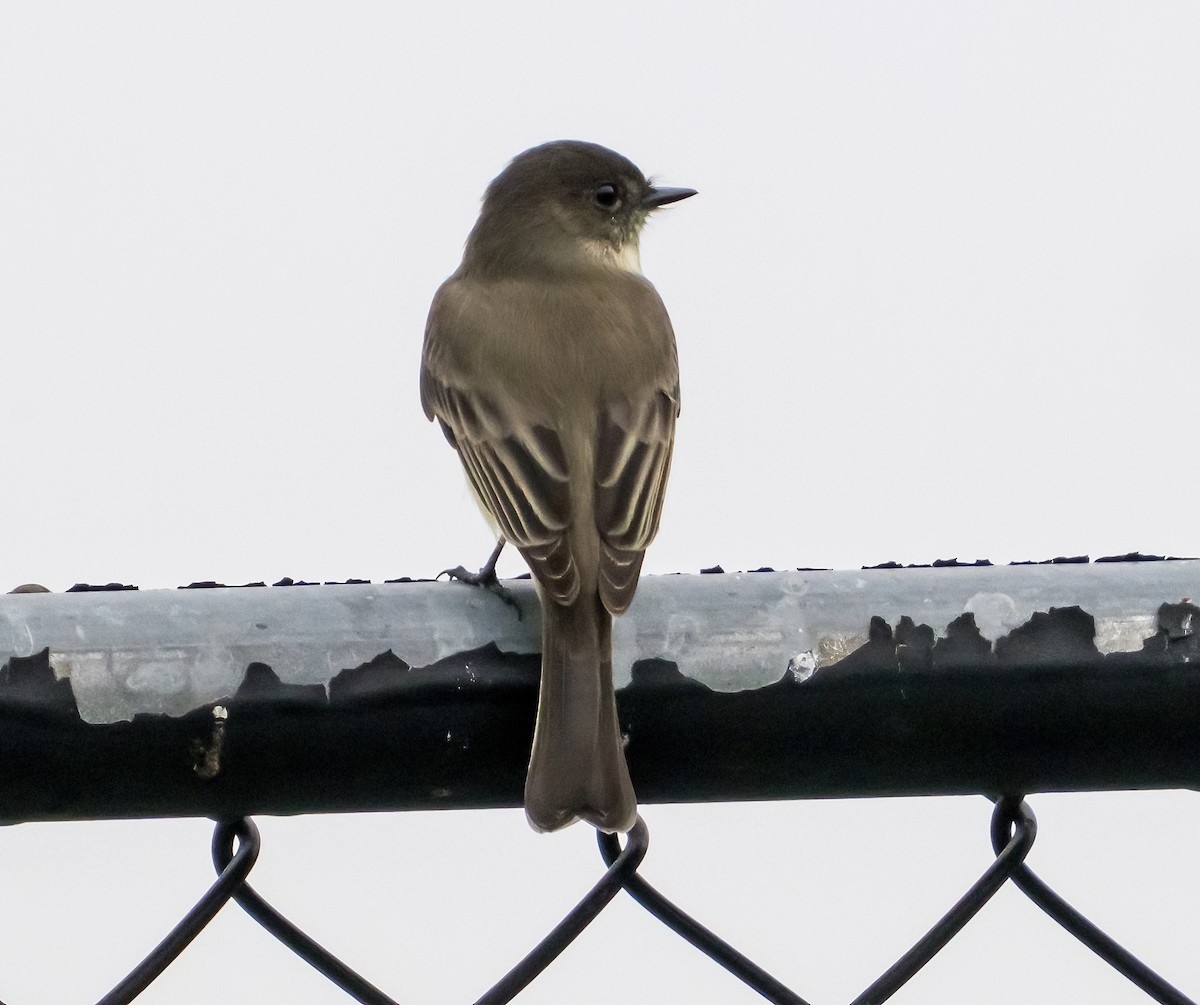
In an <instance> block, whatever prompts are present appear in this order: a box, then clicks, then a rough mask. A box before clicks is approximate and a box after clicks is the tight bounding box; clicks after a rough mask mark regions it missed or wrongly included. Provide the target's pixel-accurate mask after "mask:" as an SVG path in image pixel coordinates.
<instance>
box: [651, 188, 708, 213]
mask: <svg viewBox="0 0 1200 1005" xmlns="http://www.w3.org/2000/svg"><path fill="white" fill-rule="evenodd" d="M695 194H696V190H695V189H694V188H668V187H667V186H665V185H662V186H656V187H654V188H651V189H650V191H649V192H647V193H646V198H644V199H643V200H642V209H658V207H659V206H666V205H667V204H668V203H672V202H679V200H680V199H690V198H691V197H692V196H694V195H695Z"/></svg>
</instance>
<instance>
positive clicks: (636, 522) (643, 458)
mask: <svg viewBox="0 0 1200 1005" xmlns="http://www.w3.org/2000/svg"><path fill="white" fill-rule="evenodd" d="M676 374H677V371H675V372H674V373H672V374H671V376H672V377H675V379H674V381H673V383H672V385H671V386H669V387H659V388H656V389H654V390H653V391H652V392H651V393H648V394H646V395H645V396H643V397H639V398H637V399H630V398H620V399H617V400H616V401H612V402H609V403H607V405H606V407H605V408H604V409H603V410H602V412H601V414H600V417H599V425H598V429H597V444H596V469H595V470H596V474H595V477H596V527H597V529H598V530H599V531H600V545H601V547H600V597H601V599H602V600H603V601H604V606H605V607H606V608H608V610H609V611H611V612H612V613H613V614H620V613H622V612H623V611H624V610H625V609H626V608H627V607H628V606H629V604H630V602H631V601H632V600H633V594H634V591H635V590H636V589H637V580H638V574H639V573H640V572H641V569H642V558H643V556H644V554H645V551H646V548H647V547H649V545H650V542H651V541H653V540H654V535H655V534H656V533H657V532H658V521H659V518H660V516H661V515H662V505H663V497H664V496H665V494H666V488H667V475H668V473H669V471H670V468H671V451H672V449H673V446H674V442H675V419H676V417H677V416H678V415H679V383H678V378H677V376H676Z"/></svg>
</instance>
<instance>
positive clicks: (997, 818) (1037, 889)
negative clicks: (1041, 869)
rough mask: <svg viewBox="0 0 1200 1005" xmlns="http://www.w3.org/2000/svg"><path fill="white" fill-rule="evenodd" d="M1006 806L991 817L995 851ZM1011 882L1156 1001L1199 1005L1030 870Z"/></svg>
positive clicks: (1024, 867)
mask: <svg viewBox="0 0 1200 1005" xmlns="http://www.w3.org/2000/svg"><path fill="white" fill-rule="evenodd" d="M1004 804H1005V800H1003V799H1002V800H999V801H998V802H997V803H996V812H995V813H994V814H993V816H992V847H993V848H997V847H998V846H999V845H1000V844H1002V843H1003V842H1004V840H1005V829H1004V828H1005V818H1004V816H1003V814H1002V812H1001V811H1002V808H1003V806H1004ZM1022 805H1023V804H1022ZM1011 878H1012V881H1013V885H1014V886H1016V888H1017V889H1018V890H1020V891H1021V892H1022V893H1023V894H1025V896H1026V897H1028V898H1029V899H1030V900H1032V901H1033V902H1034V903H1035V904H1037V906H1038V907H1040V908H1041V909H1042V910H1043V911H1045V912H1046V913H1047V914H1048V915H1050V917H1051V918H1053V919H1054V920H1055V921H1057V922H1058V923H1059V924H1060V925H1062V927H1063V928H1065V929H1066V930H1067V931H1068V932H1070V933H1071V934H1072V935H1073V936H1075V938H1077V939H1078V940H1079V941H1080V942H1082V943H1083V944H1084V945H1085V946H1087V947H1088V948H1089V949H1090V950H1092V952H1094V953H1096V955H1098V956H1099V957H1100V958H1101V959H1102V960H1104V961H1105V962H1106V963H1107V964H1108V965H1109V966H1111V967H1112V968H1113V969H1114V970H1116V971H1117V972H1118V973H1120V974H1123V975H1124V976H1125V977H1127V978H1128V979H1129V980H1130V981H1132V982H1133V983H1134V984H1135V985H1137V986H1138V987H1139V988H1141V989H1142V990H1143V991H1145V992H1146V994H1148V995H1149V996H1150V997H1151V998H1153V999H1154V1000H1155V1001H1157V1002H1161V1003H1162V1005H1196V1003H1195V1002H1194V1001H1193V1000H1192V999H1191V998H1189V997H1188V996H1187V995H1185V994H1184V993H1183V992H1182V991H1180V990H1179V989H1178V988H1176V987H1174V986H1173V985H1171V984H1169V983H1168V982H1167V981H1165V980H1163V978H1161V977H1160V976H1159V975H1158V974H1156V973H1155V972H1154V971H1153V970H1151V969H1150V968H1149V967H1148V966H1146V964H1144V963H1143V962H1142V961H1141V960H1139V959H1138V958H1137V957H1136V956H1134V955H1133V954H1132V953H1131V952H1129V950H1127V949H1126V948H1125V947H1124V946H1122V945H1120V944H1119V943H1117V942H1115V941H1114V940H1113V939H1112V938H1111V937H1110V936H1109V935H1107V934H1105V933H1104V932H1102V931H1101V930H1100V929H1099V928H1097V927H1096V926H1095V925H1094V924H1093V923H1092V922H1090V921H1088V919H1087V918H1085V917H1084V916H1083V915H1082V914H1080V913H1079V912H1078V911H1077V910H1075V908H1073V907H1072V906H1071V905H1070V904H1068V903H1067V902H1066V901H1065V900H1063V899H1062V897H1060V896H1059V895H1058V894H1057V893H1055V892H1054V891H1053V890H1051V889H1050V887H1048V886H1047V885H1046V884H1045V883H1044V882H1043V881H1042V880H1041V879H1039V878H1038V876H1037V875H1036V874H1035V873H1034V871H1033V870H1032V869H1030V868H1029V866H1027V865H1025V864H1024V863H1022V864H1020V865H1019V866H1018V867H1017V868H1016V869H1015V870H1013V874H1012V877H1011Z"/></svg>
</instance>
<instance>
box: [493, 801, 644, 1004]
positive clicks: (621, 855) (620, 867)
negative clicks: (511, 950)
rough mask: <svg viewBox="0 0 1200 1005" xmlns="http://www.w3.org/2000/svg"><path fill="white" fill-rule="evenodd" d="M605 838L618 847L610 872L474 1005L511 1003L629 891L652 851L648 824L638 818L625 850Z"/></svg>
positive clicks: (613, 841)
mask: <svg viewBox="0 0 1200 1005" xmlns="http://www.w3.org/2000/svg"><path fill="white" fill-rule="evenodd" d="M597 833H600V832H599V831H597ZM603 836H604V837H609V838H611V840H612V844H613V845H614V846H616V848H617V854H615V855H614V856H613V858H612V859H611V860H609V861H607V865H608V870H607V871H606V872H605V873H604V875H603V876H601V877H600V881H599V882H598V883H597V884H596V885H595V886H593V887H592V888H591V890H589V891H588V894H587V896H586V897H584V898H583V900H581V901H580V902H579V903H578V904H576V905H575V907H574V908H573V909H572V910H571V912H570V913H569V914H568V915H567V916H566V917H565V918H563V920H562V921H560V922H559V923H558V924H557V925H556V926H555V927H554V929H553V930H552V931H551V932H550V934H549V935H547V936H546V937H545V938H544V939H542V941H541V942H539V943H538V944H537V946H536V947H535V948H534V950H533V951H532V952H531V953H530V954H529V955H528V956H526V957H525V959H523V960H522V961H521V962H520V963H518V964H517V965H516V966H515V967H513V969H512V970H510V971H509V972H508V973H507V974H505V975H504V977H503V978H502V979H501V980H500V982H499V983H497V984H496V986H495V987H493V988H492V989H491V991H489V992H488V993H487V994H485V995H484V996H483V997H482V998H480V999H479V1000H478V1001H477V1002H476V1003H475V1005H502V1003H504V1002H509V1001H512V999H513V998H515V997H516V996H517V994H518V993H519V992H520V991H521V990H522V989H523V988H524V987H525V986H526V985H528V984H529V982H530V981H532V980H533V979H534V978H535V977H536V976H537V975H538V974H540V973H541V972H542V971H543V970H545V969H546V967H548V966H549V965H550V964H551V963H553V962H554V960H555V959H556V958H557V957H558V955H559V953H561V952H562V951H563V950H564V949H566V948H567V946H569V945H570V944H571V943H572V942H573V941H574V940H575V938H576V936H578V935H579V933H580V932H582V931H583V930H584V929H585V928H586V927H587V926H588V925H590V924H591V923H592V921H593V920H595V918H596V916H597V915H598V914H599V913H600V912H601V911H602V910H604V908H605V907H607V906H608V904H609V903H610V902H611V901H612V899H613V897H615V896H616V895H617V894H618V893H620V892H621V890H622V889H623V888H627V887H628V884H629V882H630V880H631V879H633V878H635V877H636V875H637V869H638V866H640V865H641V864H642V859H644V858H645V857H646V852H647V850H648V849H649V848H650V831H649V830H648V829H647V828H646V822H645V821H644V820H643V819H642V818H641V816H640V815H639V816H638V818H637V823H635V824H634V825H633V829H632V830H631V831H630V832H629V834H628V836H627V838H626V842H625V847H624V848H623V849H622V848H620V846H619V842H618V841H617V839H616V837H614V836H613V835H603Z"/></svg>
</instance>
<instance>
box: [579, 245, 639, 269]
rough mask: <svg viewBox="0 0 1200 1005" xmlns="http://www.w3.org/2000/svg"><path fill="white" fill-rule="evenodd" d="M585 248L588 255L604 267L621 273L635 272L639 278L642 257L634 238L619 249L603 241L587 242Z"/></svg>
mask: <svg viewBox="0 0 1200 1005" xmlns="http://www.w3.org/2000/svg"><path fill="white" fill-rule="evenodd" d="M585 246H586V247H587V250H588V254H589V255H591V256H592V257H593V258H597V259H599V260H600V261H601V262H603V263H604V264H605V265H610V266H615V267H616V268H618V269H621V270H622V271H623V272H636V273H637V274H638V275H639V276H640V275H641V274H642V256H641V254H640V253H639V251H638V242H637V238H636V237H635V238H632V239H631V240H628V241H626V242H625V243H624V244H622V245H621V247H620V248H614V247H613V246H612V244H610V243H609V242H608V241H604V240H594V241H587V242H586V243H585Z"/></svg>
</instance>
